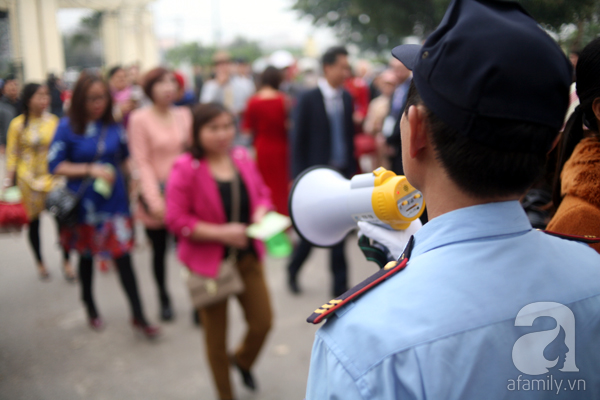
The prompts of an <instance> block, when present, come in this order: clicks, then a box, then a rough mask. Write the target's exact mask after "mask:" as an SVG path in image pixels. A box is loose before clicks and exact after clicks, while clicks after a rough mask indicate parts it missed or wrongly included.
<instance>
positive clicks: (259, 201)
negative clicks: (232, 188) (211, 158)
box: [165, 147, 272, 277]
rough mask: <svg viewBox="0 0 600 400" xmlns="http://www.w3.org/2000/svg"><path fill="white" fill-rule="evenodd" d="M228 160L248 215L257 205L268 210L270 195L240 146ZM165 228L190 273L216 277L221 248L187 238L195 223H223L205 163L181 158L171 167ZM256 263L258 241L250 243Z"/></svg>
mask: <svg viewBox="0 0 600 400" xmlns="http://www.w3.org/2000/svg"><path fill="white" fill-rule="evenodd" d="M231 158H232V160H233V162H234V164H235V167H236V169H237V170H238V172H239V174H240V177H241V179H242V181H243V182H244V184H245V185H246V189H247V190H248V197H249V199H250V215H252V214H254V212H255V211H256V209H257V208H258V207H260V206H266V207H268V208H272V203H271V193H270V191H269V188H268V187H267V186H266V185H265V184H264V182H263V179H262V177H261V176H260V173H259V172H258V169H257V168H256V164H255V163H254V161H253V160H252V159H251V158H250V156H249V155H248V152H247V151H246V150H245V149H244V148H243V147H236V148H234V149H233V150H232V151H231ZM166 204H167V209H166V216H165V222H166V224H167V228H168V229H169V230H170V231H171V232H173V234H175V235H176V236H177V237H178V239H179V240H178V243H177V254H178V256H179V259H180V260H181V262H182V263H183V264H185V265H186V266H187V267H188V268H189V269H190V270H191V271H193V272H195V273H197V274H199V275H204V276H209V277H216V276H217V275H218V272H219V265H220V264H221V261H222V260H223V257H224V256H225V246H224V245H223V244H222V243H218V242H205V241H193V240H191V239H190V237H189V236H190V235H191V233H192V231H193V229H194V227H195V226H196V224H197V223H198V222H199V221H204V222H209V223H213V224H224V223H226V222H227V218H226V215H225V209H224V208H223V202H222V200H221V195H220V193H219V188H218V186H217V183H216V182H215V179H214V178H213V176H212V174H211V172H210V169H209V166H208V163H207V162H206V160H204V159H202V160H196V159H194V158H193V157H192V155H191V154H189V153H186V154H184V155H182V156H181V157H180V158H179V159H177V161H176V162H175V165H174V166H173V169H172V171H171V175H170V176H169V180H168V183H167V190H166ZM253 245H254V249H255V250H256V253H257V255H258V257H259V259H260V260H262V258H263V257H264V253H265V247H264V244H263V243H262V242H259V241H256V240H254V241H253Z"/></svg>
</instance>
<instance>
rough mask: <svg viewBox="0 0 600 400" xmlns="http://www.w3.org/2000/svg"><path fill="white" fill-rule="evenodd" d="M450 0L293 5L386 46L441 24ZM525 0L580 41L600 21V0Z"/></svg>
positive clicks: (342, 31) (366, 44)
mask: <svg viewBox="0 0 600 400" xmlns="http://www.w3.org/2000/svg"><path fill="white" fill-rule="evenodd" d="M449 3H450V0H418V1H417V0H378V1H373V0H296V2H295V4H294V6H293V9H295V10H297V11H299V12H300V14H301V15H303V16H305V15H307V16H310V17H311V18H312V20H313V23H314V24H315V25H318V26H329V27H332V28H334V30H335V31H336V32H337V34H338V36H339V37H340V39H342V40H344V41H346V42H350V43H355V44H358V45H359V46H361V47H362V48H365V49H370V50H375V51H381V50H387V49H389V48H390V47H392V46H394V45H397V44H400V43H401V42H402V39H403V38H405V37H406V36H411V35H414V36H417V37H420V38H424V37H426V36H427V34H428V33H430V32H431V31H432V30H433V29H435V27H436V26H437V25H438V24H439V22H440V20H441V19H442V17H443V15H444V13H445V11H446V8H447V7H448V5H449ZM520 3H521V4H522V5H523V6H524V8H525V9H526V10H528V12H529V13H530V14H531V15H532V16H533V17H534V18H536V20H537V21H538V22H540V23H541V24H542V25H544V27H545V28H547V29H549V30H552V31H555V32H558V31H559V30H560V29H561V27H562V26H563V25H565V24H575V25H576V27H577V28H578V29H577V32H578V35H579V42H581V40H582V38H583V34H584V33H583V32H584V28H585V27H586V25H590V24H591V25H597V21H598V16H599V15H600V6H599V3H600V1H599V0H520ZM575 42H577V40H575ZM575 44H577V43H575ZM579 45H581V43H579Z"/></svg>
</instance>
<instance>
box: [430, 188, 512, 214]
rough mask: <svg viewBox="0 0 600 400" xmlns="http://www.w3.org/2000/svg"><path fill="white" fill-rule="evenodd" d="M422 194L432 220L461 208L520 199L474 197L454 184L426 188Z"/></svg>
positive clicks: (510, 196) (510, 197) (509, 197)
mask: <svg viewBox="0 0 600 400" xmlns="http://www.w3.org/2000/svg"><path fill="white" fill-rule="evenodd" d="M422 193H423V198H424V199H425V202H426V205H427V217H428V218H429V219H430V220H431V219H434V218H436V217H439V216H440V215H443V214H446V213H449V212H451V211H454V210H458V209H461V208H466V207H472V206H477V205H481V204H487V203H498V202H501V201H511V200H519V199H520V196H519V195H509V196H493V197H474V196H471V195H469V194H468V193H466V192H465V191H464V190H462V189H460V188H459V187H458V186H456V185H455V184H454V183H448V184H440V185H435V186H433V187H429V188H425V189H423V191H422Z"/></svg>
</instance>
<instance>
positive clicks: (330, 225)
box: [289, 166, 425, 247]
mask: <svg viewBox="0 0 600 400" xmlns="http://www.w3.org/2000/svg"><path fill="white" fill-rule="evenodd" d="M424 207H425V202H424V200H423V195H422V194H421V192H419V191H418V190H416V189H415V188H414V187H413V186H412V185H411V184H410V183H408V180H407V179H406V177H404V176H401V175H396V174H395V173H394V172H392V171H388V170H386V169H385V168H383V167H380V168H377V169H376V170H375V171H373V172H371V173H366V174H360V175H355V176H354V177H353V178H352V179H351V180H348V179H346V178H345V177H344V176H343V175H342V174H340V173H339V172H338V171H336V170H335V169H333V168H330V167H326V166H316V167H313V168H309V169H307V170H305V171H303V172H302V174H300V175H299V176H298V178H296V180H295V182H294V185H293V187H292V191H291V193H290V200H289V211H290V217H291V218H292V223H293V224H294V228H295V229H296V231H297V232H298V234H299V235H300V236H301V237H302V238H304V239H305V240H307V241H308V242H310V243H311V244H313V245H315V246H319V247H329V246H333V245H334V244H336V243H339V242H340V241H342V240H343V239H344V238H345V237H346V235H347V234H348V233H349V232H350V231H351V230H352V229H354V228H356V223H357V222H358V221H368V222H371V223H375V224H378V225H381V226H383V227H386V228H388V229H397V230H399V229H406V228H408V226H409V225H410V223H411V222H412V221H414V220H415V219H417V218H419V217H420V216H421V214H422V213H423V210H424Z"/></svg>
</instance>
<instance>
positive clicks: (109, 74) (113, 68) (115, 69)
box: [107, 65, 123, 79]
mask: <svg viewBox="0 0 600 400" xmlns="http://www.w3.org/2000/svg"><path fill="white" fill-rule="evenodd" d="M122 69H123V67H122V66H120V65H115V66H114V67H112V68H111V69H109V70H108V75H107V79H110V78H112V77H113V75H114V74H116V73H117V72H119V71H120V70H122Z"/></svg>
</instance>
